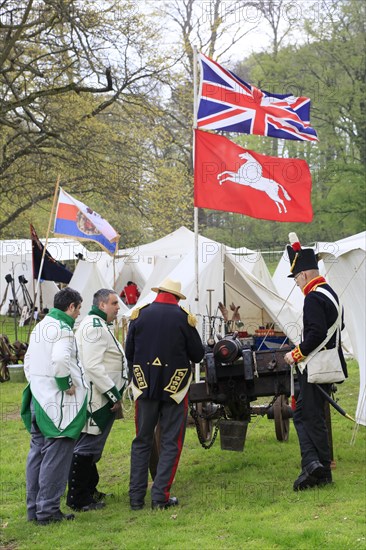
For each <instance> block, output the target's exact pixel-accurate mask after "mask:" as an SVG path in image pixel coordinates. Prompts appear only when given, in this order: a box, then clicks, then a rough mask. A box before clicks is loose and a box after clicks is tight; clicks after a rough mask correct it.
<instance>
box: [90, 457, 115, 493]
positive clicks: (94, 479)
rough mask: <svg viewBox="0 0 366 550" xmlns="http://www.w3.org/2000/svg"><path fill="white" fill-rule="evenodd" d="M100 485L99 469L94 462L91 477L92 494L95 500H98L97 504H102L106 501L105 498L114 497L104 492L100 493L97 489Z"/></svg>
mask: <svg viewBox="0 0 366 550" xmlns="http://www.w3.org/2000/svg"><path fill="white" fill-rule="evenodd" d="M98 483H99V473H98V468H97V465H96V463H95V462H93V465H92V469H91V475H90V493H91V495H92V496H93V498H94V500H96V501H97V502H100V501H101V500H103V499H105V497H108V496H109V497H110V496H112V494H111V493H108V494H107V493H102V491H98V489H97V485H98Z"/></svg>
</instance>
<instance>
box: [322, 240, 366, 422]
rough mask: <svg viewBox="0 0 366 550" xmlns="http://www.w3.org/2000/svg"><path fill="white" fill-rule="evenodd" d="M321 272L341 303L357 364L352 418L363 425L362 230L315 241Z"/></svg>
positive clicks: (365, 297) (365, 299)
mask: <svg viewBox="0 0 366 550" xmlns="http://www.w3.org/2000/svg"><path fill="white" fill-rule="evenodd" d="M316 252H317V253H319V255H320V257H321V258H322V260H323V262H324V276H325V277H326V278H327V280H328V281H329V283H330V284H331V286H332V287H333V288H334V290H335V291H336V292H337V294H338V296H339V298H340V300H341V302H342V304H343V306H344V321H345V325H346V327H347V331H348V335H349V338H350V340H351V344H352V350H353V355H354V357H355V359H356V360H357V362H358V365H359V368H360V392H359V397H358V403H357V409H356V421H357V422H358V423H359V424H363V425H364V426H366V346H365V327H366V261H365V260H366V231H364V232H363V233H358V234H357V235H353V236H352V237H348V238H346V239H342V240H340V241H336V242H335V243H317V246H316Z"/></svg>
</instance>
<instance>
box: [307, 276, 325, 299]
mask: <svg viewBox="0 0 366 550" xmlns="http://www.w3.org/2000/svg"><path fill="white" fill-rule="evenodd" d="M326 284H327V281H326V280H325V279H324V277H322V276H321V275H319V276H318V277H315V278H314V279H311V281H309V282H308V284H306V285H305V286H304V288H303V293H304V294H305V296H307V295H308V294H309V292H311V291H312V290H316V288H317V287H318V286H319V285H326Z"/></svg>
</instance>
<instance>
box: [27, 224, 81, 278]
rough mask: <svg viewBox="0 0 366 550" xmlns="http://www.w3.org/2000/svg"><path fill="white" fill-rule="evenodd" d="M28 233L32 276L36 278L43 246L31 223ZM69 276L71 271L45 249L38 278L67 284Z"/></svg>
mask: <svg viewBox="0 0 366 550" xmlns="http://www.w3.org/2000/svg"><path fill="white" fill-rule="evenodd" d="M30 233H31V239H32V263H33V278H34V279H38V277H39V270H40V267H41V262H42V254H43V249H44V246H43V244H42V243H41V241H40V240H39V238H38V236H37V233H36V231H35V229H34V227H33V225H31V226H30ZM71 277H72V273H71V271H69V270H68V269H67V268H66V267H65V266H64V265H63V264H61V263H60V262H58V261H57V260H55V259H54V258H53V257H52V256H51V254H50V253H49V252H48V251H47V250H46V252H45V256H44V262H43V267H42V273H41V276H40V279H43V280H44V281H55V282H56V283H66V284H67V283H69V282H70V280H71Z"/></svg>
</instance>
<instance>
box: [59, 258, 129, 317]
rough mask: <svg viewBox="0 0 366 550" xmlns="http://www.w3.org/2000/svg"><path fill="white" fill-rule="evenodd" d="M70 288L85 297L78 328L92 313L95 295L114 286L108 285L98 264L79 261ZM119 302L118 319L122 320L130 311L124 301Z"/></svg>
mask: <svg viewBox="0 0 366 550" xmlns="http://www.w3.org/2000/svg"><path fill="white" fill-rule="evenodd" d="M68 286H70V287H71V288H73V289H75V290H77V291H78V292H80V294H81V295H82V297H83V303H82V306H81V310H80V316H79V317H78V319H77V321H76V326H77V325H78V324H79V323H80V321H81V320H82V319H83V318H84V317H85V315H87V313H88V312H89V311H90V308H91V306H92V303H93V295H94V294H95V292H97V290H99V289H101V288H110V289H112V286H111V285H108V283H107V282H106V280H105V279H104V277H103V276H102V274H101V272H100V271H99V268H98V265H97V263H96V262H87V261H83V260H79V262H78V264H77V266H76V269H75V271H74V274H73V276H72V279H71V281H70V283H69V285H68ZM119 302H120V311H119V315H118V318H119V319H120V318H121V317H122V316H123V315H126V314H128V313H129V309H128V308H127V306H125V304H124V303H123V302H122V300H119Z"/></svg>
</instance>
